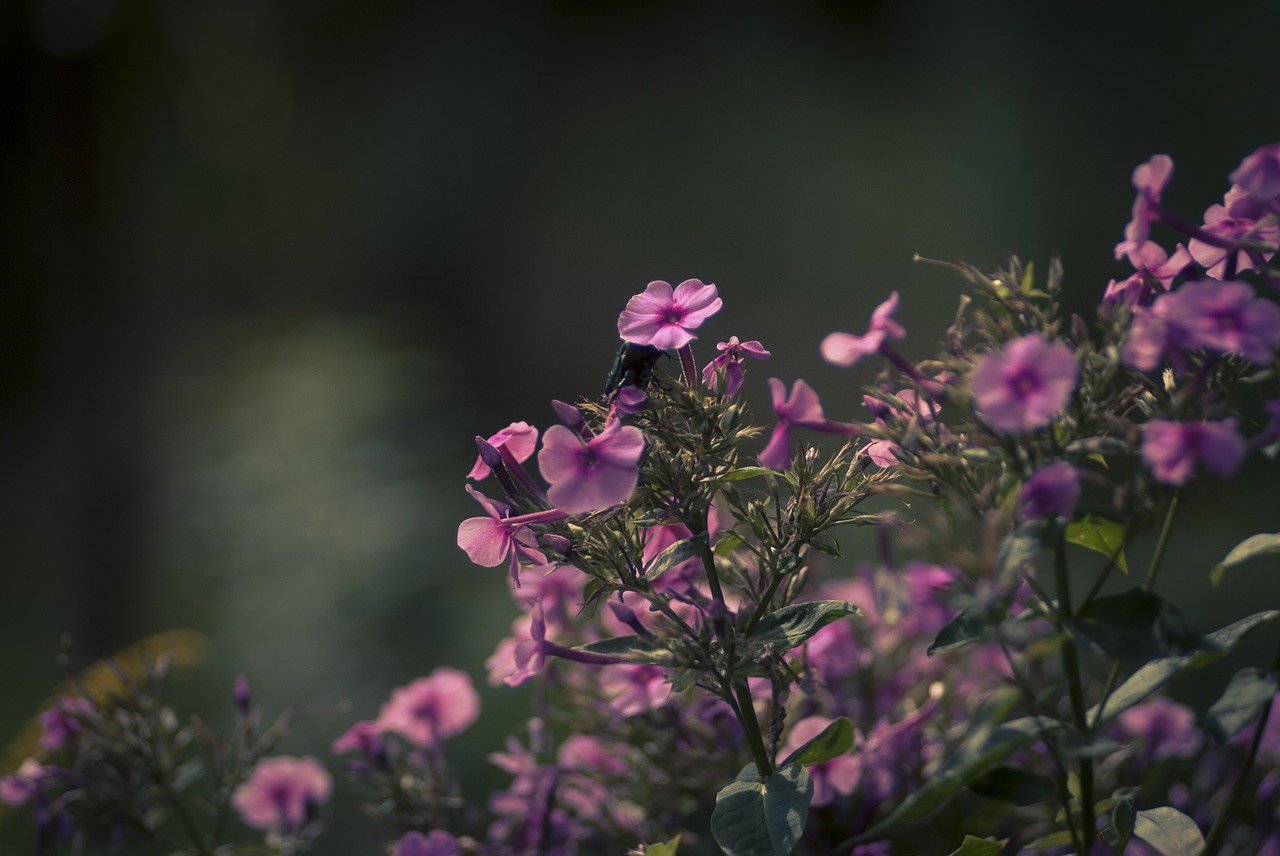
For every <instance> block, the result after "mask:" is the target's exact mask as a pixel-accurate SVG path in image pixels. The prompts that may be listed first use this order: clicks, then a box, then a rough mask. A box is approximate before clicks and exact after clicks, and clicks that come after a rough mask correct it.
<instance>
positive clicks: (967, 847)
mask: <svg viewBox="0 0 1280 856" xmlns="http://www.w3.org/2000/svg"><path fill="white" fill-rule="evenodd" d="M1008 843H1009V839H1007V838H1006V839H1005V840H1003V841H996V840H995V839H994V838H978V837H976V836H973V835H966V836H965V837H964V841H962V842H960V849H959V850H954V851H952V852H951V856H999V854H1000V851H1001V850H1003V849H1004V846H1005V845H1006V844H1008Z"/></svg>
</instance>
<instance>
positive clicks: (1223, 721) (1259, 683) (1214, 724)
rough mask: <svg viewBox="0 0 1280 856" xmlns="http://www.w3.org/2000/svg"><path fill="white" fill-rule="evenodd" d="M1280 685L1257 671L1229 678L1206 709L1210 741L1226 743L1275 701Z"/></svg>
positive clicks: (1271, 677)
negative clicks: (1267, 704)
mask: <svg viewBox="0 0 1280 856" xmlns="http://www.w3.org/2000/svg"><path fill="white" fill-rule="evenodd" d="M1277 690H1280V683H1277V681H1276V679H1275V677H1274V676H1273V675H1270V674H1268V673H1267V672H1264V671H1262V670H1261V669H1254V668H1248V669H1241V670H1240V671H1238V672H1236V673H1235V674H1234V675H1232V676H1231V682H1230V683H1228V684H1227V688H1226V690H1224V691H1223V693H1222V695H1221V696H1220V697H1219V698H1218V700H1217V701H1215V702H1214V703H1213V704H1212V705H1210V706H1209V710H1208V713H1207V714H1206V717H1205V718H1206V719H1207V720H1208V721H1207V723H1206V725H1205V727H1206V729H1207V730H1208V732H1209V734H1210V735H1212V736H1213V739H1214V740H1217V741H1218V742H1219V743H1226V742H1227V741H1228V740H1230V739H1231V737H1232V735H1234V734H1235V733H1236V732H1237V731H1239V730H1240V729H1241V728H1244V727H1245V725H1247V724H1248V723H1249V720H1251V719H1253V718H1254V716H1256V715H1257V713H1258V710H1259V709H1260V708H1261V707H1262V706H1263V705H1264V704H1266V703H1267V702H1268V701H1270V700H1271V699H1273V698H1275V695H1276V692H1277Z"/></svg>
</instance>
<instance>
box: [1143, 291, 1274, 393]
mask: <svg viewBox="0 0 1280 856" xmlns="http://www.w3.org/2000/svg"><path fill="white" fill-rule="evenodd" d="M1278 344H1280V307H1278V306H1276V304H1275V303H1274V302H1272V301H1271V300H1268V299H1267V298H1265V297H1254V294H1253V289H1252V288H1251V287H1250V286H1249V285H1248V284H1246V283H1243V282H1232V281H1228V282H1218V281H1216V280H1211V279H1206V280H1200V281H1198V282H1188V283H1186V284H1184V285H1183V286H1182V287H1181V288H1179V289H1178V290H1177V291H1173V292H1170V293H1169V294H1162V295H1161V296H1160V297H1157V298H1156V300H1155V302H1154V303H1152V304H1151V306H1150V308H1148V309H1143V308H1141V307H1139V308H1138V309H1136V310H1135V311H1134V320H1133V326H1132V327H1131V328H1130V329H1129V336H1128V338H1126V339H1125V343H1124V346H1123V347H1122V348H1121V356H1122V357H1123V358H1124V360H1125V362H1127V363H1128V364H1129V365H1131V366H1133V367H1135V368H1137V369H1139V370H1141V371H1151V370H1152V369H1154V368H1155V367H1156V366H1158V365H1159V364H1160V362H1161V361H1162V359H1163V358H1164V356H1165V355H1166V353H1168V351H1169V349H1170V348H1171V347H1174V348H1179V349H1181V350H1186V351H1190V350H1196V349H1198V348H1205V349H1206V350H1209V351H1214V352H1217V353H1227V354H1237V355H1239V356H1241V357H1243V358H1244V359H1246V360H1249V361H1250V362H1253V363H1257V364H1260V365H1263V364H1266V363H1270V362H1271V360H1272V357H1273V355H1274V353H1275V348H1276V346H1277V345H1278Z"/></svg>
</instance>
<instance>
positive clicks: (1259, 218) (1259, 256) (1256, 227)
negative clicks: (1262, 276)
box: [1187, 187, 1280, 279]
mask: <svg viewBox="0 0 1280 856" xmlns="http://www.w3.org/2000/svg"><path fill="white" fill-rule="evenodd" d="M1222 201H1223V204H1222V205H1210V206H1209V207H1208V208H1207V209H1205V212H1204V226H1203V227H1202V228H1201V231H1202V232H1203V233H1204V234H1205V235H1206V236H1210V237H1212V238H1216V239H1218V240H1216V241H1214V242H1213V243H1209V242H1208V241H1206V240H1204V239H1203V238H1200V237H1196V238H1192V239H1191V242H1190V243H1189V244H1188V245H1187V249H1189V250H1190V251H1191V256H1192V258H1194V259H1195V260H1196V263H1197V264H1199V265H1202V266H1203V267H1205V268H1207V269H1208V270H1206V271H1205V272H1206V273H1207V274H1208V276H1210V277H1212V278H1213V279H1222V277H1223V276H1224V275H1225V274H1226V268H1227V259H1228V257H1229V256H1231V255H1232V254H1233V253H1234V255H1235V264H1236V270H1237V271H1244V270H1250V269H1252V268H1254V267H1257V265H1258V263H1260V262H1261V261H1262V260H1264V259H1269V258H1271V257H1272V256H1273V255H1275V251H1276V247H1277V246H1280V225H1278V224H1277V223H1276V221H1275V219H1274V218H1272V217H1266V216H1265V214H1266V211H1265V209H1264V208H1263V206H1262V205H1261V204H1260V203H1259V202H1258V200H1257V199H1255V198H1254V197H1253V196H1250V195H1249V194H1248V193H1246V192H1245V191H1244V190H1243V189H1242V188H1239V187H1233V188H1231V190H1229V191H1227V195H1226V196H1225V197H1224V198H1223V200H1222ZM1236 242H1248V243H1253V244H1262V245H1264V246H1266V247H1269V248H1270V249H1269V250H1265V251H1264V250H1250V249H1245V248H1239V249H1237V248H1234V246H1233V245H1234V244H1236ZM1222 243H1225V244H1227V245H1228V246H1220V244H1222Z"/></svg>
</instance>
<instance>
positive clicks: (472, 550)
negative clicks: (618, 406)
mask: <svg viewBox="0 0 1280 856" xmlns="http://www.w3.org/2000/svg"><path fill="white" fill-rule="evenodd" d="M458 546H459V547H461V548H462V550H463V552H464V553H466V554H467V558H469V559H470V560H471V561H472V562H474V563H475V564H477V565H479V566H480V567H482V568H496V567H497V566H498V565H501V564H502V563H503V561H504V560H505V559H506V558H507V553H509V552H511V536H510V534H509V533H508V532H507V527H506V525H505V524H503V523H501V522H500V521H497V520H494V519H493V518H492V517H470V518H468V519H466V520H464V521H462V523H460V524H458Z"/></svg>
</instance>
